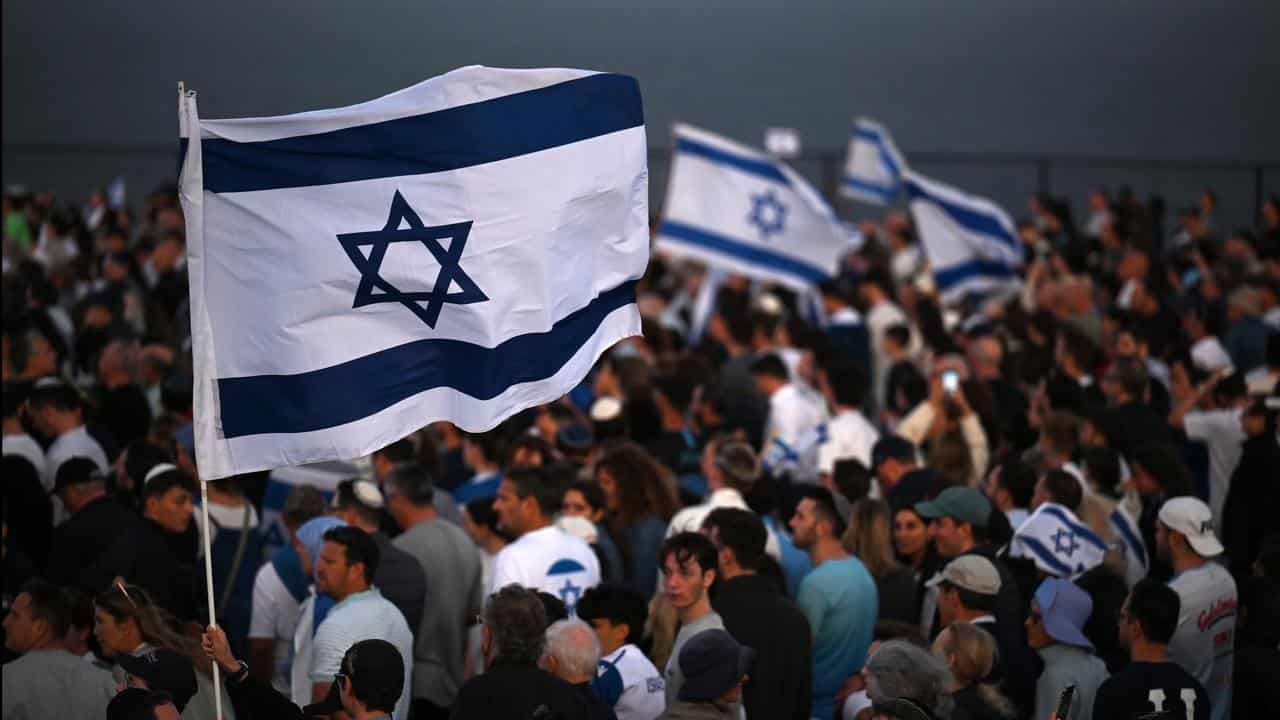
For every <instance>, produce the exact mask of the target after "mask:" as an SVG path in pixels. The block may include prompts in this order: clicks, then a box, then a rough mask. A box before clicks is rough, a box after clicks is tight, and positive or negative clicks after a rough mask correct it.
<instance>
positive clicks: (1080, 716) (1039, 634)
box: [1026, 577, 1107, 720]
mask: <svg viewBox="0 0 1280 720" xmlns="http://www.w3.org/2000/svg"><path fill="white" fill-rule="evenodd" d="M1092 611H1093V601H1092V600H1091V599H1089V594H1088V593H1086V592H1085V591H1084V590H1081V589H1080V588H1078V587H1076V586H1075V585H1074V584H1072V583H1071V582H1070V581H1067V580H1063V579H1061V578H1052V577H1051V578H1046V579H1045V581H1044V582H1042V583H1040V587H1038V588H1036V594H1035V597H1034V598H1033V599H1032V601H1031V615H1030V616H1028V617H1027V621H1026V628H1027V644H1028V645H1030V646H1031V649H1033V650H1035V651H1036V652H1037V653H1039V654H1040V657H1041V658H1043V659H1044V672H1042V673H1041V674H1040V679H1039V680H1038V681H1037V682H1036V702H1035V712H1033V713H1032V715H1031V716H1032V717H1035V718H1047V717H1049V716H1050V715H1051V714H1052V713H1053V712H1054V710H1055V709H1056V708H1057V707H1058V699H1059V697H1060V696H1061V694H1062V690H1063V688H1065V687H1067V686H1068V685H1074V686H1075V688H1076V689H1075V699H1074V700H1073V701H1072V703H1071V711H1070V715H1069V716H1068V717H1064V718H1059V719H1058V720H1090V718H1092V717H1093V699H1094V695H1095V694H1096V693H1097V691H1098V687H1099V686H1100V685H1102V683H1103V682H1104V681H1105V680H1106V679H1107V666H1106V664H1105V663H1103V662H1102V660H1100V659H1099V658H1098V656H1097V655H1094V654H1093V643H1091V642H1089V639H1088V638H1087V637H1085V635H1084V624H1085V623H1086V622H1087V621H1088V620H1089V614H1090V613H1091V612H1092Z"/></svg>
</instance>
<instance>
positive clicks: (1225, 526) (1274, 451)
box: [1222, 432, 1280, 577]
mask: <svg viewBox="0 0 1280 720" xmlns="http://www.w3.org/2000/svg"><path fill="white" fill-rule="evenodd" d="M1278 516H1280V445H1278V444H1276V437H1275V435H1274V434H1273V433H1269V432H1264V433H1262V434H1261V435H1258V436H1257V437H1251V438H1249V439H1248V440H1245V441H1244V445H1243V451H1242V452H1241V454H1240V464H1239V465H1236V469H1235V472H1233V473H1231V486H1230V489H1228V490H1227V499H1226V501H1225V503H1224V504H1223V506H1222V544H1223V545H1224V546H1226V548H1227V557H1228V560H1229V565H1228V567H1229V568H1230V570H1231V572H1232V574H1234V575H1236V576H1237V577H1242V576H1247V575H1249V574H1250V572H1251V569H1250V568H1251V567H1252V565H1253V561H1254V560H1257V559H1258V555H1259V554H1260V553H1261V552H1262V540H1263V538H1264V537H1265V536H1266V534H1267V533H1268V532H1270V533H1271V534H1272V535H1275V534H1276V533H1277V530H1276V518H1277V517H1278Z"/></svg>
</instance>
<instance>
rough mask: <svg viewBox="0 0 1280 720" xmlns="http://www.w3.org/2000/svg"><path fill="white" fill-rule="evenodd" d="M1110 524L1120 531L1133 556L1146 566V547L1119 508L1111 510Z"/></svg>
mask: <svg viewBox="0 0 1280 720" xmlns="http://www.w3.org/2000/svg"><path fill="white" fill-rule="evenodd" d="M1111 525H1112V526H1113V527H1115V529H1116V530H1118V531H1119V532H1120V536H1121V537H1123V538H1124V541H1125V544H1127V545H1128V546H1129V550H1130V552H1132V553H1133V556H1134V557H1136V558H1138V560H1139V561H1140V562H1141V563H1142V567H1144V568H1145V567H1147V548H1146V546H1145V545H1143V543H1142V540H1140V539H1139V538H1138V536H1137V534H1136V533H1134V531H1133V528H1132V527H1130V525H1129V519H1128V518H1126V517H1125V516H1124V514H1123V513H1121V512H1120V511H1119V510H1113V511H1112V512H1111Z"/></svg>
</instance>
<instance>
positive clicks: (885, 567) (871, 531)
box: [841, 498, 920, 622]
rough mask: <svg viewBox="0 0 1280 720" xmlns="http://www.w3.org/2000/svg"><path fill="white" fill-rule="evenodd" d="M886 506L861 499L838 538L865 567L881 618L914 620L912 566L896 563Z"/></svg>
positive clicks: (914, 586) (914, 591) (903, 620)
mask: <svg viewBox="0 0 1280 720" xmlns="http://www.w3.org/2000/svg"><path fill="white" fill-rule="evenodd" d="M889 518H890V515H889V505H888V503H886V502H885V501H883V500H876V499H874V498H863V499H861V500H859V501H858V502H856V503H854V504H853V507H852V508H851V509H850V510H849V527H848V529H846V530H845V533H844V537H843V538H841V541H842V543H843V544H844V549H845V550H846V551H847V552H848V553H849V554H850V555H855V556H857V558H858V559H859V560H861V561H862V564H863V565H866V566H867V571H868V572H870V573H871V577H873V578H875V580H876V590H877V591H878V592H879V594H880V619H881V620H901V621H902V622H916V621H917V620H918V619H919V612H920V609H919V606H918V605H917V602H916V600H917V598H916V583H915V578H913V577H912V575H911V569H910V568H908V567H906V566H904V565H902V564H901V563H899V562H898V558H897V556H896V553H895V552H894V547H893V539H892V537H891V536H890V532H889V526H890V519H889Z"/></svg>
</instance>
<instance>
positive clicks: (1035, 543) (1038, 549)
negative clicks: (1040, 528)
mask: <svg viewBox="0 0 1280 720" xmlns="http://www.w3.org/2000/svg"><path fill="white" fill-rule="evenodd" d="M1018 539H1019V540H1021V541H1022V543H1023V544H1024V545H1026V546H1027V548H1029V549H1030V550H1031V552H1033V553H1035V554H1036V557H1038V558H1040V560H1041V561H1042V562H1043V563H1044V564H1045V565H1048V566H1049V567H1051V568H1053V569H1055V570H1057V571H1058V572H1060V573H1062V574H1063V575H1066V576H1070V575H1071V574H1072V573H1073V572H1074V571H1073V570H1072V569H1071V566H1070V565H1067V564H1066V563H1064V562H1062V561H1061V560H1059V559H1058V558H1057V556H1056V555H1054V554H1053V553H1051V552H1049V548H1047V547H1045V546H1044V545H1042V544H1041V543H1040V541H1039V540H1036V539H1035V538H1033V537H1026V536H1021V537H1019V538H1018Z"/></svg>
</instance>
